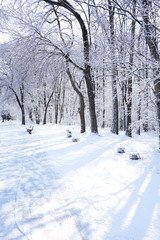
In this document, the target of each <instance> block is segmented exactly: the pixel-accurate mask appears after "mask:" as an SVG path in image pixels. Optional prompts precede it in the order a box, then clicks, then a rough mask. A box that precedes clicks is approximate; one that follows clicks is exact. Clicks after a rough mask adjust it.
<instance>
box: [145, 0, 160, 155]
mask: <svg viewBox="0 0 160 240" xmlns="http://www.w3.org/2000/svg"><path fill="white" fill-rule="evenodd" d="M142 9H143V10H142V18H143V30H144V34H145V39H146V43H147V45H148V47H149V50H150V53H151V57H152V60H153V65H154V73H155V74H154V90H155V97H156V109H157V119H158V129H159V151H160V55H159V51H158V42H157V38H156V26H154V25H153V24H152V23H151V22H150V19H149V9H151V7H150V1H148V0H142ZM151 10H152V9H151Z"/></svg>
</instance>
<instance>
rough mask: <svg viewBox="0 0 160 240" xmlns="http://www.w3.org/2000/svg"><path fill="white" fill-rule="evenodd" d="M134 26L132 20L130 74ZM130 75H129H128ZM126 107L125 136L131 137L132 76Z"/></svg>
mask: <svg viewBox="0 0 160 240" xmlns="http://www.w3.org/2000/svg"><path fill="white" fill-rule="evenodd" d="M136 1H137V0H133V16H135V13H136ZM135 26H136V22H135V20H132V24H131V49H130V55H129V64H130V72H132V69H133V57H134V45H135ZM130 74H131V73H130ZM126 103H127V106H126V108H127V109H126V136H128V137H132V129H131V124H132V76H131V77H129V79H128V82H127V102H126Z"/></svg>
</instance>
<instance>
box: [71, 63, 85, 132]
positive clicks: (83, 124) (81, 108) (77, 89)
mask: <svg viewBox="0 0 160 240" xmlns="http://www.w3.org/2000/svg"><path fill="white" fill-rule="evenodd" d="M66 66H67V74H68V77H69V80H70V82H71V84H72V87H73V89H74V91H75V92H76V93H77V94H78V96H79V103H80V108H79V114H80V121H81V133H84V132H85V131H86V123H85V114H84V109H85V104H84V97H83V94H82V93H81V91H80V90H79V88H78V87H77V86H76V84H75V81H74V80H73V77H72V74H71V72H70V69H69V63H68V61H67V60H66Z"/></svg>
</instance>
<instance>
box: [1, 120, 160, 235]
mask: <svg viewBox="0 0 160 240" xmlns="http://www.w3.org/2000/svg"><path fill="white" fill-rule="evenodd" d="M67 129H70V130H71V131H72V134H73V137H75V138H78V139H79V141H78V142H72V139H71V138H67V137H66V130H67ZM99 133H100V136H97V135H94V134H90V133H89V131H88V133H86V134H80V133H79V127H75V126H61V125H46V126H40V125H39V126H38V125H35V126H34V131H33V134H32V135H30V134H28V133H27V131H26V126H22V125H20V123H18V122H5V123H0V240H70V239H71V240H82V239H83V240H159V239H160V227H159V226H160V225H159V224H160V153H158V151H157V148H158V137H157V136H155V135H153V134H152V135H151V134H150V135H149V134H148V135H142V136H136V135H135V136H134V137H133V138H132V139H130V138H128V137H126V136H124V133H121V134H120V135H119V136H116V135H113V134H111V133H110V132H109V130H106V129H105V130H99ZM119 147H124V148H125V150H126V152H125V153H122V154H120V153H117V148H119ZM135 152H136V153H139V154H140V157H141V159H140V160H131V159H129V156H130V154H131V153H135Z"/></svg>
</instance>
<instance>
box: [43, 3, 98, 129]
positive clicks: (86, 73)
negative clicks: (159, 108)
mask: <svg viewBox="0 0 160 240" xmlns="http://www.w3.org/2000/svg"><path fill="white" fill-rule="evenodd" d="M43 1H45V2H46V3H49V4H50V5H52V6H54V5H57V6H62V7H64V8H65V9H67V10H68V11H69V12H71V13H72V14H73V15H74V17H75V18H76V19H77V21H78V23H79V25H80V28H81V32H82V38H83V52H84V71H83V72H84V78H85V81H86V86H87V94H88V101H89V112H90V121H91V132H92V133H98V127H97V118H96V111H95V93H94V82H93V79H92V77H91V67H90V64H89V40H88V31H87V29H86V26H85V24H84V21H83V19H82V18H81V16H80V15H79V14H78V13H77V12H76V10H75V9H74V8H73V7H72V5H71V4H70V3H68V1H58V2H55V1H51V0H43Z"/></svg>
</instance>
